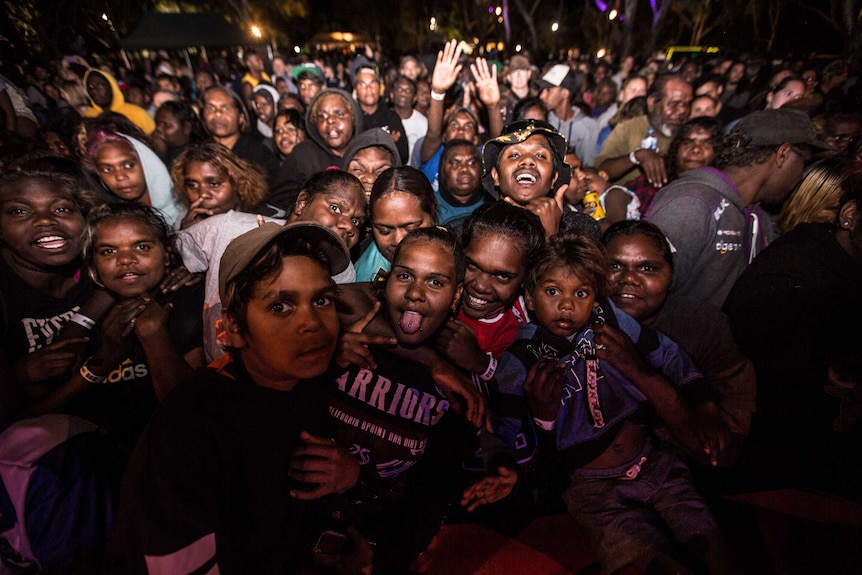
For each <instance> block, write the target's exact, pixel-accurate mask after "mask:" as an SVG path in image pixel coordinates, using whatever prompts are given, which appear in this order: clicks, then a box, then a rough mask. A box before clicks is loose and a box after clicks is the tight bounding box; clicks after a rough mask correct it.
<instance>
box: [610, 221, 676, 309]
mask: <svg viewBox="0 0 862 575" xmlns="http://www.w3.org/2000/svg"><path fill="white" fill-rule="evenodd" d="M607 252H608V258H609V259H610V261H611V277H610V280H611V281H610V283H611V291H610V296H611V300H613V302H614V304H615V305H616V306H617V307H618V308H620V309H621V310H623V311H624V312H626V313H627V314H629V315H630V316H632V317H633V318H635V319H636V320H638V321H639V322H641V323H646V324H647V325H648V324H649V323H651V320H652V319H654V318H655V316H656V314H658V311H659V310H660V309H661V306H662V304H663V303H664V300H665V298H666V297H667V292H668V289H670V284H671V280H672V279H673V270H671V267H670V264H668V263H667V261H666V260H665V259H664V258H663V257H662V255H661V251H660V250H659V248H658V246H657V245H656V244H655V242H653V241H652V240H651V239H650V238H648V237H647V236H644V235H642V234H638V235H634V236H617V237H615V238H613V239H612V240H611V242H610V243H609V244H608V246H607Z"/></svg>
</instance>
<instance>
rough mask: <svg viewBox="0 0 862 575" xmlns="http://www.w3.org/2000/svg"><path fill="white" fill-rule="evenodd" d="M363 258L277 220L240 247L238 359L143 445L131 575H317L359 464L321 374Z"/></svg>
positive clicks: (162, 410)
mask: <svg viewBox="0 0 862 575" xmlns="http://www.w3.org/2000/svg"><path fill="white" fill-rule="evenodd" d="M349 263H350V257H349V254H348V252H347V250H346V248H345V246H344V244H343V242H342V241H341V239H340V238H339V237H338V236H337V235H336V234H334V233H333V232H332V231H331V230H329V229H327V228H325V227H323V226H320V225H317V224H310V223H299V224H293V225H287V226H280V225H277V224H274V223H266V224H263V225H262V226H260V227H256V228H254V229H252V230H251V231H249V232H247V233H245V234H243V235H241V236H239V237H238V238H236V239H235V240H234V241H233V242H231V244H230V245H229V246H228V247H227V249H226V250H225V253H224V255H223V256H222V261H221V266H220V271H219V293H221V294H222V309H223V310H224V323H225V328H226V333H227V338H228V340H229V345H230V347H229V349H230V353H229V354H228V355H226V356H224V357H223V358H222V359H221V360H219V361H218V362H216V363H214V364H212V365H211V366H210V367H209V368H208V369H206V370H201V371H198V372H197V373H196V374H195V376H194V377H193V378H192V379H189V380H188V381H186V382H185V383H184V384H182V385H180V386H179V387H178V388H177V389H176V390H175V391H174V393H172V394H171V395H170V396H169V397H168V398H167V399H166V400H165V401H164V402H163V403H162V404H161V405H160V407H159V409H158V410H157V411H156V413H155V415H154V416H153V419H152V422H151V423H150V425H149V427H148V428H147V431H146V432H145V434H144V435H143V437H142V438H141V441H140V443H139V444H138V446H137V449H136V451H135V453H134V455H133V458H132V461H131V462H130V464H129V468H128V470H127V473H126V478H125V483H124V490H123V497H122V499H121V504H120V505H121V511H120V514H121V518H120V520H119V521H118V524H119V528H118V530H117V533H118V538H119V539H120V541H121V542H122V545H121V546H122V547H123V548H124V555H125V557H126V559H127V561H128V565H127V572H132V573H137V572H146V571H149V572H151V573H152V572H162V573H190V572H201V573H203V572H219V571H220V572H222V573H299V572H306V571H303V567H304V566H306V565H307V564H308V562H309V561H308V560H309V557H310V556H311V554H309V553H308V552H307V551H308V550H310V549H311V547H312V546H313V545H314V544H315V541H316V540H317V537H318V536H319V535H320V533H321V531H320V530H317V526H318V525H322V523H321V521H323V520H324V519H325V517H326V515H325V512H324V511H323V503H324V501H320V502H319V503H317V502H315V501H310V500H317V499H319V498H321V497H323V496H324V495H327V494H333V493H341V492H344V491H345V490H347V489H348V488H350V487H351V486H353V485H354V484H355V483H356V479H357V476H358V469H359V466H358V464H357V462H356V460H355V459H354V458H353V457H351V456H350V455H349V454H348V453H347V452H346V451H344V450H343V449H341V448H340V447H338V445H336V444H335V443H334V442H333V441H332V440H331V439H327V438H328V437H331V422H330V420H329V419H328V418H327V417H326V415H325V414H326V402H327V395H328V393H329V389H330V386H329V385H328V384H327V381H326V380H325V379H324V378H322V377H320V376H321V374H322V373H323V372H324V371H325V370H326V367H327V365H328V364H329V359H330V356H331V355H332V352H333V350H334V349H335V344H336V341H337V338H338V317H337V315H336V312H335V287H334V285H333V283H332V281H331V279H330V278H331V276H333V275H336V274H338V273H340V272H342V271H344V269H345V268H346V267H347V265H348V264H349ZM356 550H357V553H359V552H360V551H361V552H362V553H361V555H362V558H358V557H357V560H356V562H355V564H356V565H357V568H356V569H355V570H354V571H344V572H347V573H350V572H352V573H359V572H360V569H361V568H363V567H364V568H368V569H370V566H371V557H370V555H371V551H370V549H369V548H368V547H367V545H365V546H360V547H357V548H356ZM324 552H325V551H324ZM369 572H370V571H369Z"/></svg>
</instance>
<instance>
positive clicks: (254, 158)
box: [231, 134, 278, 189]
mask: <svg viewBox="0 0 862 575" xmlns="http://www.w3.org/2000/svg"><path fill="white" fill-rule="evenodd" d="M231 151H232V152H233V153H234V154H236V155H237V156H239V157H240V158H242V159H243V160H245V161H247V162H251V163H253V164H255V165H257V167H258V168H260V170H261V171H262V172H263V175H264V176H266V181H267V183H268V184H269V187H270V189H272V187H273V184H274V183H275V176H276V174H277V173H278V158H276V157H275V154H273V153H272V152H271V151H269V150H268V149H267V148H266V146H264V145H263V144H262V143H260V142H258V141H257V140H255V139H254V137H252V136H250V135H248V134H240V136H239V140H237V141H236V143H235V144H234V145H233V148H232V149H231Z"/></svg>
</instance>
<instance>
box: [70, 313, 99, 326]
mask: <svg viewBox="0 0 862 575" xmlns="http://www.w3.org/2000/svg"><path fill="white" fill-rule="evenodd" d="M69 321H71V322H72V323H76V324H78V325H80V326H81V327H83V328H85V329H93V328H94V327H96V321H95V320H94V319H93V318H89V317H87V316H85V315H84V314H82V313H78V312H75V313H73V314H72V317H70V318H69Z"/></svg>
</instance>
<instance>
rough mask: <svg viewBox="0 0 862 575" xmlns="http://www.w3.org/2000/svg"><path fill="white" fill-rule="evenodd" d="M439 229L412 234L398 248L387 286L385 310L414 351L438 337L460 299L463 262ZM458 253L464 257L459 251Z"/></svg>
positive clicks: (399, 334)
mask: <svg viewBox="0 0 862 575" xmlns="http://www.w3.org/2000/svg"><path fill="white" fill-rule="evenodd" d="M450 235H451V234H450V233H449V232H445V231H444V230H442V229H440V228H424V229H421V230H416V231H414V232H410V233H409V234H408V235H407V237H406V238H405V239H404V240H403V241H402V242H401V244H399V246H398V248H397V249H396V251H395V257H394V258H393V260H392V270H391V272H390V274H389V279H388V280H387V282H386V292H385V300H386V304H385V305H386V310H387V312H388V315H389V319H390V322H391V323H392V327H393V329H394V330H395V336H396V337H397V338H398V340H399V342H400V343H401V344H402V345H406V346H408V347H415V346H418V345H421V344H422V343H423V342H425V341H426V340H427V339H428V338H430V337H431V336H433V335H435V334H436V333H437V331H438V330H439V329H440V328H441V327H442V326H443V324H444V323H445V322H446V320H447V319H448V318H449V316H450V314H451V313H452V312H453V310H454V309H455V306H456V305H457V302H458V299H459V297H460V295H461V282H462V281H463V274H464V272H463V269H464V268H463V256H461V258H462V262H456V261H455V257H454V256H453V249H452V248H451V247H449V246H448V245H447V243H446V242H445V241H444V239H445V237H447V236H450ZM457 253H459V254H460V253H461V251H460V250H457Z"/></svg>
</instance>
